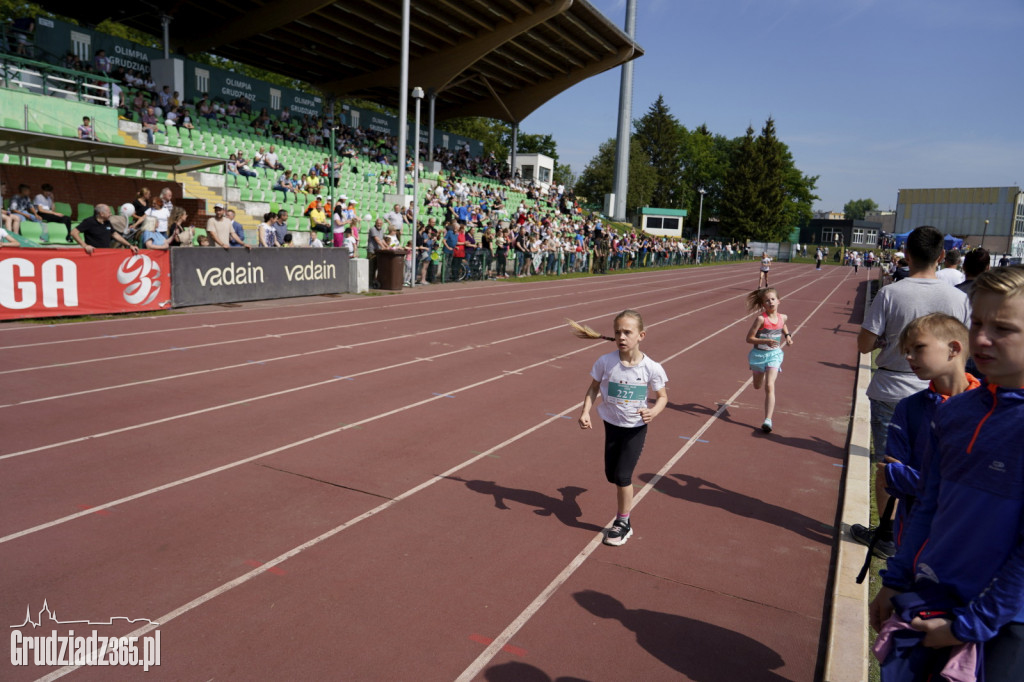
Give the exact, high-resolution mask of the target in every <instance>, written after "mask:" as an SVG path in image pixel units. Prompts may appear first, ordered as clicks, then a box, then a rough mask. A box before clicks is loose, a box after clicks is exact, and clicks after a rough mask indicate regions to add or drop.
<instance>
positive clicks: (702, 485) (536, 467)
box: [0, 263, 866, 682]
mask: <svg viewBox="0 0 1024 682" xmlns="http://www.w3.org/2000/svg"><path fill="white" fill-rule="evenodd" d="M772 277H773V282H772V283H773V285H775V286H776V287H778V290H779V293H780V296H781V298H782V304H781V310H782V312H784V313H786V314H788V315H789V327H790V330H791V331H796V334H795V341H796V344H795V345H794V346H792V347H791V348H789V349H787V350H786V361H785V364H784V366H783V373H782V375H781V376H780V378H779V381H778V384H777V390H778V406H777V408H776V414H775V425H776V431H775V432H774V433H773V434H771V435H765V434H762V433H761V432H760V430H759V428H758V426H759V425H760V423H761V419H762V417H763V406H762V404H763V394H762V393H760V392H757V391H754V390H753V388H751V387H750V384H749V378H750V372H749V370H748V369H747V367H746V351H747V349H748V345H747V344H745V343H744V341H743V337H744V335H745V333H746V329H747V327H748V325H749V320H750V317H751V316H750V315H749V314H748V313H746V311H745V309H744V301H743V299H744V297H745V295H746V294H747V293H748V292H749V290H750V288H752V286H753V284H754V283H756V278H757V266H756V264H746V263H745V264H738V265H729V266H717V267H706V268H701V269H686V270H675V271H662V272H654V273H634V274H625V275H614V276H608V277H594V278H588V279H575V280H565V281H555V282H543V283H527V284H517V283H479V284H469V285H450V286H438V287H430V288H426V289H422V290H416V291H414V292H409V291H407V292H405V293H403V294H402V295H400V296H346V297H338V298H326V297H320V298H314V299H299V300H287V301H274V302H261V303H256V304H246V305H244V306H241V307H238V308H216V307H215V308H205V309H199V310H193V311H184V312H178V313H175V314H169V315H162V316H152V317H145V318H129V319H116V320H105V321H96V322H86V323H73V324H60V325H45V326H42V325H32V324H5V325H3V326H2V327H0V357H2V358H3V361H2V364H0V381H2V382H3V385H4V387H5V390H4V391H3V394H2V397H0V428H2V433H3V434H4V438H3V442H2V444H0V561H2V565H3V572H2V577H0V586H2V589H0V613H2V614H3V616H4V618H6V620H7V621H8V624H9V625H17V624H19V623H21V622H22V621H23V620H24V618H25V610H26V608H27V607H30V608H31V609H32V612H33V614H35V613H36V612H38V610H39V609H40V608H41V607H42V605H43V602H44V600H45V601H46V603H47V605H48V606H49V607H51V608H52V609H53V610H54V611H56V613H57V618H58V619H59V620H62V621H68V620H92V621H100V620H106V619H108V618H110V617H113V616H123V617H128V618H145V619H149V620H152V621H156V622H159V625H156V626H152V625H151V626H147V625H145V624H144V623H142V622H139V623H135V624H129V623H127V622H124V621H115V623H114V624H113V625H104V626H95V627H94V626H90V625H82V624H78V625H75V626H67V625H58V624H53V623H44V626H43V627H41V628H32V627H31V626H29V627H24V628H21V629H20V630H21V631H22V632H23V633H24V634H25V635H43V634H49V632H50V630H51V629H54V628H56V629H58V630H60V634H64V631H65V630H66V629H67V628H68V627H73V629H75V630H76V634H83V631H84V632H85V633H86V634H87V633H88V632H90V631H91V630H92V629H97V630H98V632H99V634H100V635H118V636H120V635H127V634H129V633H134V634H136V635H146V636H150V637H152V636H154V633H155V631H157V630H158V631H159V633H160V641H161V662H160V665H159V666H158V667H155V668H152V669H151V670H150V671H149V672H148V673H145V677H146V679H168V680H185V679H195V680H208V679H234V680H263V679H266V680H271V679H273V680H278V679H346V680H406V679H416V680H453V679H483V680H548V679H551V680H554V679H559V678H563V679H585V680H622V679H644V680H660V679H666V680H668V679H673V680H674V679H693V680H721V681H723V682H725V681H730V682H731V681H733V680H741V679H742V680H762V679H764V680H774V679H786V680H811V679H814V678H815V675H816V673H817V671H818V670H819V669H820V665H821V656H822V650H821V642H822V640H823V635H824V629H823V614H824V613H825V601H826V595H827V594H828V592H827V588H828V581H829V569H830V561H831V559H832V552H833V546H834V540H835V531H834V528H833V525H834V522H835V518H836V508H837V504H838V492H839V487H840V480H841V476H842V472H843V469H842V467H843V463H844V453H845V443H846V439H847V432H848V427H849V418H850V412H851V402H852V392H853V382H854V373H855V368H854V366H853V360H854V358H855V357H856V350H855V347H854V339H855V335H856V331H857V328H858V323H859V320H860V308H862V307H863V291H864V288H865V282H866V280H865V279H864V275H861V276H858V277H855V276H854V275H853V274H852V271H850V270H848V269H841V268H830V269H826V270H824V271H821V272H818V271H815V270H814V269H813V268H812V267H809V266H804V265H790V264H780V265H777V266H776V267H775V268H773V270H772ZM627 307H630V308H636V309H639V310H640V311H641V312H642V313H643V314H644V317H645V321H646V323H647V333H648V335H647V338H646V339H645V341H644V342H643V344H642V349H643V350H644V352H646V353H647V354H649V355H650V356H651V357H652V358H654V359H655V360H658V361H659V362H662V363H663V365H664V366H665V369H666V372H667V373H668V376H669V384H668V389H669V390H668V392H669V408H668V409H666V410H665V412H663V413H662V414H661V415H660V416H659V417H658V418H657V419H656V420H655V421H654V422H653V423H652V425H651V428H650V433H649V436H648V440H647V445H646V447H645V451H644V454H643V456H642V457H641V460H640V463H639V466H638V467H637V476H636V478H635V480H634V483H635V485H636V489H637V499H638V501H637V504H636V507H635V509H634V512H633V525H634V528H635V534H634V535H633V537H632V538H631V539H630V540H629V542H628V543H627V544H626V545H625V546H623V547H619V548H612V547H607V546H604V545H601V544H600V539H601V535H600V531H601V529H602V528H604V527H605V526H606V525H607V524H608V523H609V522H610V520H611V518H612V516H613V515H614V511H615V502H614V495H615V494H614V488H613V487H612V486H611V485H610V484H608V483H607V482H606V481H604V477H603V471H602V470H603V467H602V454H601V453H602V436H601V432H600V430H599V429H597V430H593V431H587V432H583V431H580V429H579V428H578V426H577V425H576V418H577V417H578V414H579V406H580V404H581V401H582V397H583V393H584V391H585V389H586V387H587V385H588V383H589V377H588V374H589V370H590V366H591V365H592V363H593V362H594V360H595V359H596V358H597V356H598V355H599V354H601V353H604V352H608V351H610V350H612V346H611V344H608V343H607V342H586V341H581V340H579V339H576V338H575V337H573V336H572V335H571V334H570V333H569V331H568V329H567V327H566V326H565V324H564V320H565V318H566V317H571V318H573V319H575V320H578V321H583V322H585V323H587V324H590V325H591V326H594V327H596V328H598V329H601V330H606V331H607V330H610V328H611V321H612V317H613V316H614V315H615V314H616V313H617V312H618V311H620V310H622V309H624V308H627ZM594 418H595V419H596V418H597V417H596V414H595V415H594ZM13 629H14V628H12V630H13ZM5 659H7V660H5V663H4V664H3V665H4V668H3V672H2V673H0V678H3V679H5V680H23V679H26V680H27V679H37V678H39V677H41V676H43V675H47V674H50V673H53V674H54V677H56V676H58V675H64V674H68V675H70V676H72V678H74V679H87V680H91V679H102V680H110V679H134V678H138V677H141V676H143V673H142V672H141V670H139V669H130V668H111V667H105V668H98V667H79V668H75V667H73V666H72V667H62V666H51V667H45V666H43V667H38V666H35V665H28V666H20V667H14V666H12V665H11V661H10V660H9V658H8V657H6V656H5Z"/></svg>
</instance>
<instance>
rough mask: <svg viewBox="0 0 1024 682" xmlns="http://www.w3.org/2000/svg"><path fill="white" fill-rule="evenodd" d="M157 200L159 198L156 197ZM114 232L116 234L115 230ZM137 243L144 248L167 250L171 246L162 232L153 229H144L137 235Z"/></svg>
mask: <svg viewBox="0 0 1024 682" xmlns="http://www.w3.org/2000/svg"><path fill="white" fill-rule="evenodd" d="M157 201H159V199H157ZM114 234H117V233H116V232H115V233H114ZM139 243H140V244H141V245H142V248H144V249H155V250H157V251H167V250H169V249H170V248H171V245H170V243H169V242H168V240H167V237H166V236H165V235H164V234H163V233H162V232H157V231H155V230H152V231H151V230H144V231H143V232H142V236H141V237H139Z"/></svg>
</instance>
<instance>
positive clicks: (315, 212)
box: [306, 194, 331, 235]
mask: <svg viewBox="0 0 1024 682" xmlns="http://www.w3.org/2000/svg"><path fill="white" fill-rule="evenodd" d="M306 215H307V216H309V229H310V230H313V231H314V232H322V233H323V234H325V235H327V234H330V233H331V225H330V223H328V222H327V212H326V211H325V210H324V198H323V196H321V195H319V194H317V195H316V199H314V200H313V202H312V203H311V204H310V205H309V207H308V208H306Z"/></svg>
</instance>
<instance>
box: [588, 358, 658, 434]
mask: <svg viewBox="0 0 1024 682" xmlns="http://www.w3.org/2000/svg"><path fill="white" fill-rule="evenodd" d="M590 377H591V378H592V379H593V380H594V381H600V382H601V402H600V403H598V405H597V414H598V416H600V417H601V419H603V420H605V421H606V422H608V423H609V424H614V425H615V426H624V427H627V428H634V427H637V426H642V425H643V423H644V420H643V418H642V417H641V416H640V413H639V412H638V410H642V409H644V408H646V407H647V394H648V392H650V393H657V392H658V391H660V390H661V389H662V388H664V387H665V384H666V383H667V382H668V377H667V376H666V375H665V370H664V369H662V367H661V365H659V364H658V363H657V362H655V361H654V360H651V359H650V358H649V357H648V356H647V355H644V357H643V359H642V360H641V361H640V362H639V363H638V364H637V365H636V366H634V367H627V366H626V365H624V364H622V361H621V360H620V359H619V351H617V350H616V351H612V352H611V353H607V354H605V355H602V356H601V357H599V358H598V359H597V362H595V363H594V367H593V369H591V370H590Z"/></svg>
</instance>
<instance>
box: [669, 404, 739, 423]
mask: <svg viewBox="0 0 1024 682" xmlns="http://www.w3.org/2000/svg"><path fill="white" fill-rule="evenodd" d="M721 407H722V404H721V403H715V405H714V407H708V406H707V405H701V404H700V403H671V402H670V403H667V404H666V405H665V408H666V409H669V410H675V411H676V412H685V413H686V414H698V415H706V416H708V417H710V416H712V415H714V414H715V413H717V412H718V410H719V409H720V408H721ZM718 419H719V420H720V421H723V422H729V423H730V424H736V423H737V422H736V421H735V420H734V419H733V418H732V415H731V414H729V408H728V407H726V408H725V409H724V410H722V414H720V415H718Z"/></svg>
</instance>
